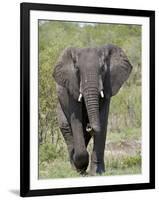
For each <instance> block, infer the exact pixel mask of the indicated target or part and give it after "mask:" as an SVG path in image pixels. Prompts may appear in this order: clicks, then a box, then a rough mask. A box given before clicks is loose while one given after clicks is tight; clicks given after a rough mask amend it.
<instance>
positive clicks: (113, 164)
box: [39, 155, 141, 179]
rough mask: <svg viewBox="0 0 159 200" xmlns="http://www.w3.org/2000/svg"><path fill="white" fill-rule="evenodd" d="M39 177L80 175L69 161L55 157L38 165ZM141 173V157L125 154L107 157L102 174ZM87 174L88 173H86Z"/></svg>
mask: <svg viewBox="0 0 159 200" xmlns="http://www.w3.org/2000/svg"><path fill="white" fill-rule="evenodd" d="M39 170H40V175H39V178H40V179H49V178H67V177H80V175H79V174H78V173H77V172H76V171H75V170H73V169H72V168H71V165H70V163H69V161H64V160H61V159H56V160H55V161H54V162H50V163H47V162H43V163H42V164H41V165H40V169H39ZM140 173H141V157H140V156H139V155H136V156H127V157H123V158H120V159H119V158H117V157H116V158H113V157H111V156H110V157H109V158H107V160H106V172H105V173H104V174H103V176H110V175H111V176H112V175H126V174H140ZM87 176H88V175H87Z"/></svg>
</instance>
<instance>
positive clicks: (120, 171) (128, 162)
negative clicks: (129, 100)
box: [39, 129, 141, 179]
mask: <svg viewBox="0 0 159 200" xmlns="http://www.w3.org/2000/svg"><path fill="white" fill-rule="evenodd" d="M92 146H93V142H92V141H91V142H90V144H89V146H88V151H89V153H91V151H92ZM39 152H40V153H39V156H40V159H39V163H40V164H39V178H40V179H48V178H67V177H79V176H80V175H79V174H78V173H77V172H76V171H75V170H73V169H72V167H71V165H70V162H69V159H68V154H67V149H66V146H65V144H63V149H61V151H60V150H58V148H54V145H52V144H43V145H40V151H39ZM104 159H105V168H106V172H105V173H104V174H103V176H110V175H111V176H113V175H127V174H140V173H141V141H140V129H134V130H133V129H131V130H130V129H126V130H124V131H122V132H120V133H108V135H107V142H106V148H105V158H104ZM88 170H89V167H88ZM88 170H87V171H88ZM88 172H89V171H88ZM88 176H89V175H88Z"/></svg>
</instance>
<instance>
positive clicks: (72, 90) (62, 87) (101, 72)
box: [53, 44, 132, 175]
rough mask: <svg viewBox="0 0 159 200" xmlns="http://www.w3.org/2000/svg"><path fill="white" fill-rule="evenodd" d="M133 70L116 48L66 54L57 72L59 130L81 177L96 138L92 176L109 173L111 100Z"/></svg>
mask: <svg viewBox="0 0 159 200" xmlns="http://www.w3.org/2000/svg"><path fill="white" fill-rule="evenodd" d="M131 70H132V65H131V64H130V62H129V60H128V58H127V56H126V55H125V53H124V52H123V50H122V49H121V48H119V47H117V46H115V45H110V44H109V45H105V46H102V47H95V48H74V47H70V48H67V49H65V50H64V52H63V53H62V55H61V57H60V58H59V60H58V62H57V64H56V66H55V68H54V72H53V77H54V79H55V81H56V86H57V87H56V88H57V95H58V101H59V103H58V107H57V113H58V121H59V127H60V130H61V132H62V135H63V137H64V139H65V142H66V144H67V147H68V152H69V157H70V162H71V164H72V166H73V167H74V168H75V169H76V170H77V171H78V172H80V173H85V172H86V169H87V167H88V164H89V154H88V152H87V145H88V143H89V141H90V139H91V137H93V151H92V155H91V164H90V175H95V174H102V173H103V172H105V165H104V149H105V141H106V132H107V121H108V113H109V105H110V99H111V97H112V96H114V95H116V94H117V92H118V91H119V89H120V87H121V86H122V84H123V83H124V82H125V81H126V80H127V79H128V77H129V74H130V72H131Z"/></svg>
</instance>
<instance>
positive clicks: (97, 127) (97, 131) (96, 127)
mask: <svg viewBox="0 0 159 200" xmlns="http://www.w3.org/2000/svg"><path fill="white" fill-rule="evenodd" d="M91 127H92V129H93V130H94V131H95V132H96V133H99V132H100V131H101V127H100V126H99V125H96V124H92V126H91Z"/></svg>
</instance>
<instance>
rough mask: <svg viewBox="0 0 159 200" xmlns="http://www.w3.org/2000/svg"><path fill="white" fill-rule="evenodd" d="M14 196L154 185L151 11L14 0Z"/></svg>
mask: <svg viewBox="0 0 159 200" xmlns="http://www.w3.org/2000/svg"><path fill="white" fill-rule="evenodd" d="M20 159H21V174H20V177H21V180H20V195H21V196H23V197H25V196H36V195H55V194H72V193H89V192H107V191H121V190H138V189H153V188H155V12H154V11H149V10H130V9H117V8H103V7H82V6H69V5H48V4H34V3H22V4H21V158H20Z"/></svg>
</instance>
